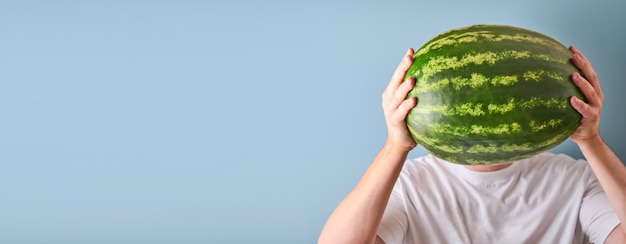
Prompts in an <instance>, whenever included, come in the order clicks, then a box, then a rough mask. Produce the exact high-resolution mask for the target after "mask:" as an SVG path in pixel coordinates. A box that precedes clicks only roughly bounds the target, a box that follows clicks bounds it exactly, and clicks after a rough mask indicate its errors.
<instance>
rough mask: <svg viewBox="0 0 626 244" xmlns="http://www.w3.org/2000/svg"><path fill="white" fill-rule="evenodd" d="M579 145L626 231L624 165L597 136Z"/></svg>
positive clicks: (625, 173)
mask: <svg viewBox="0 0 626 244" xmlns="http://www.w3.org/2000/svg"><path fill="white" fill-rule="evenodd" d="M579 147H580V149H581V151H582V153H583V155H584V156H585V158H586V159H587V161H588V162H589V165H590V166H591V169H592V170H593V172H594V173H595V175H596V176H597V178H598V181H599V182H600V185H601V186H602V189H603V190H604V192H605V193H606V195H607V197H608V199H609V201H610V202H611V205H612V206H613V209H615V212H616V214H617V217H618V218H619V220H620V222H621V223H623V224H622V229H623V230H624V232H626V167H625V166H624V164H623V163H622V161H621V160H620V159H619V158H618V157H617V155H615V153H614V152H613V151H612V150H611V149H610V148H609V146H608V145H607V144H606V143H604V142H603V141H602V139H601V138H600V137H599V136H598V137H596V138H595V139H593V140H590V141H587V142H583V143H579Z"/></svg>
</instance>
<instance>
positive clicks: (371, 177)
mask: <svg viewBox="0 0 626 244" xmlns="http://www.w3.org/2000/svg"><path fill="white" fill-rule="evenodd" d="M412 62H413V49H409V50H408V51H407V53H406V55H405V56H404V58H403V59H402V61H401V63H400V65H399V66H398V68H397V69H396V71H395V72H394V74H393V76H392V78H391V80H390V82H389V85H388V86H387V88H386V89H385V91H384V93H383V98H382V100H383V101H382V106H383V111H384V114H385V121H386V123H387V132H388V135H387V141H386V142H385V145H384V146H383V148H382V149H381V151H380V152H379V153H378V155H377V156H376V158H374V161H373V162H372V163H371V165H370V166H369V168H368V169H367V171H366V172H365V174H364V175H363V177H362V178H361V180H360V181H359V182H358V183H357V185H356V186H355V188H354V189H353V190H352V191H351V192H350V193H349V194H348V195H347V196H346V197H345V198H344V199H343V200H342V201H341V202H340V203H339V205H338V206H337V208H335V210H334V211H333V213H332V214H331V215H330V217H329V218H328V220H327V222H326V224H325V225H324V228H323V229H322V232H321V234H320V237H319V240H318V242H319V243H374V241H376V242H377V243H380V242H382V241H381V240H380V239H379V238H377V236H376V233H377V231H378V227H379V225H380V222H381V219H382V216H383V213H384V211H385V208H386V206H387V202H388V200H389V196H390V195H391V191H392V189H393V186H394V184H395V182H396V180H397V179H398V176H399V174H400V171H401V169H402V166H403V165H404V161H405V160H406V157H407V155H408V153H409V151H410V150H411V149H413V148H414V147H415V146H416V145H417V144H416V143H415V141H413V139H412V138H411V136H410V135H409V132H408V130H407V128H406V124H405V122H404V120H405V118H406V115H407V113H408V111H409V110H410V109H411V108H413V107H414V106H415V104H416V100H415V98H410V99H405V98H406V96H407V94H408V92H409V90H410V89H411V88H412V87H413V85H414V81H413V80H412V79H408V80H406V81H404V82H403V78H404V75H405V73H406V71H407V69H408V68H409V66H411V63H412Z"/></svg>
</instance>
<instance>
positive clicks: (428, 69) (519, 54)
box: [408, 50, 566, 83]
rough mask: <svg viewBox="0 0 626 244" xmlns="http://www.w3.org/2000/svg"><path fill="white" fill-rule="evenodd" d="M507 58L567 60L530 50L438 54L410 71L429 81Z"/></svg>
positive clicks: (555, 61) (554, 61)
mask: <svg viewBox="0 0 626 244" xmlns="http://www.w3.org/2000/svg"><path fill="white" fill-rule="evenodd" d="M507 59H524V60H529V59H530V60H544V61H548V62H553V63H565V62H566V60H562V59H556V58H554V57H551V56H549V55H545V54H537V53H532V52H530V51H518V50H507V51H502V52H472V53H468V54H466V55H464V56H463V57H460V58H459V57H456V56H452V57H447V56H438V57H433V58H431V59H430V60H428V62H427V63H425V64H424V66H423V67H422V68H421V69H420V70H415V73H409V74H408V75H411V76H418V75H421V77H420V79H419V80H418V83H421V82H425V81H427V80H428V79H429V78H430V77H432V76H434V75H435V74H437V73H439V72H442V71H445V70H451V69H459V68H463V67H467V66H468V65H481V64H483V63H484V64H492V65H493V64H495V63H496V62H498V61H502V60H507Z"/></svg>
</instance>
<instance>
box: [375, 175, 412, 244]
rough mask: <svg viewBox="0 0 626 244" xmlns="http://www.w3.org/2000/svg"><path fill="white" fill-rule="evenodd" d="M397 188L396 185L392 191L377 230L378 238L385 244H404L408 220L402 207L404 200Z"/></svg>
mask: <svg viewBox="0 0 626 244" xmlns="http://www.w3.org/2000/svg"><path fill="white" fill-rule="evenodd" d="M398 188H399V187H398V185H396V187H395V188H394V190H393V191H392V193H391V196H390V197H389V202H387V208H386V209H385V213H384V214H383V218H382V221H381V224H380V227H379V228H378V237H380V239H382V240H383V241H384V242H385V244H396V243H403V242H404V235H405V233H406V229H407V224H408V219H407V213H406V211H405V207H404V199H403V196H402V194H401V193H400V192H399V189H398Z"/></svg>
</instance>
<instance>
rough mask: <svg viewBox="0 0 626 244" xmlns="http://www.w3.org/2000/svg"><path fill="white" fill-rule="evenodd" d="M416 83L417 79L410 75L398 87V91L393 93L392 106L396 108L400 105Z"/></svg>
mask: <svg viewBox="0 0 626 244" xmlns="http://www.w3.org/2000/svg"><path fill="white" fill-rule="evenodd" d="M414 85H415V79H413V78H411V77H409V78H407V79H406V80H405V81H404V82H402V84H401V85H400V86H399V87H398V89H396V92H395V93H394V94H393V99H392V102H391V103H390V104H389V106H390V108H392V109H395V108H397V107H398V106H400V103H402V101H404V100H405V99H406V96H407V95H408V94H409V91H411V89H412V88H413V86H414Z"/></svg>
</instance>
